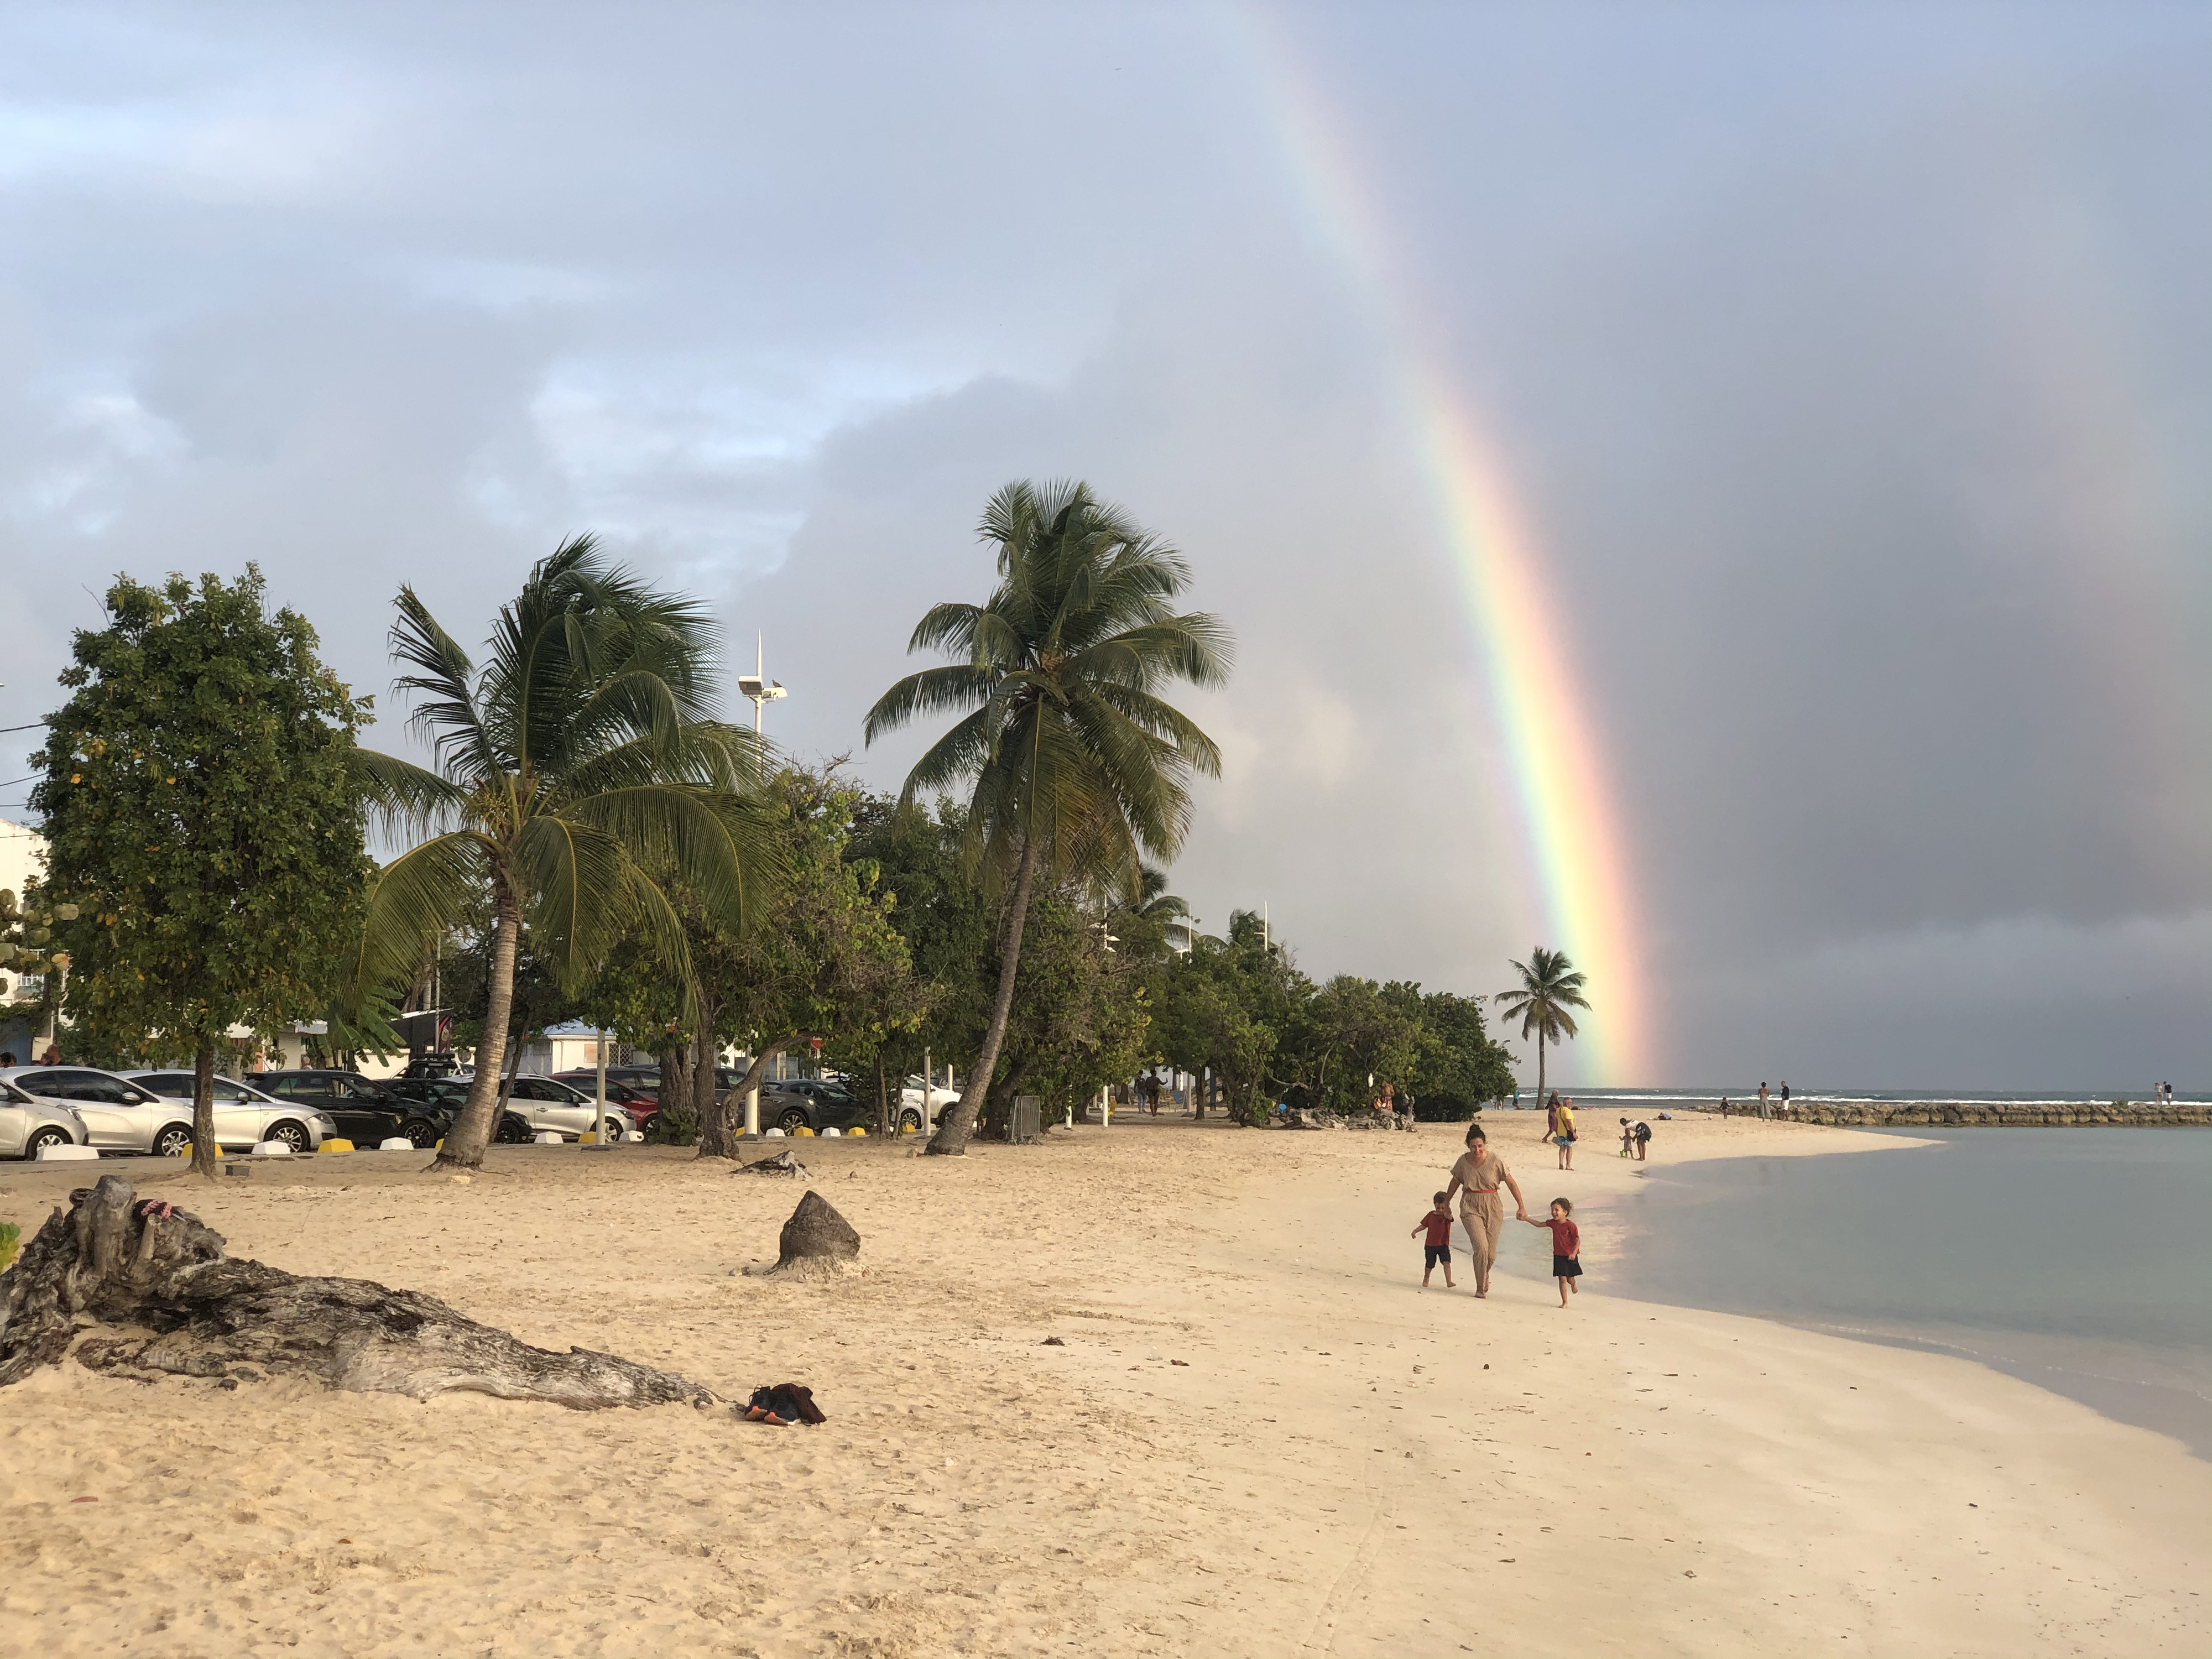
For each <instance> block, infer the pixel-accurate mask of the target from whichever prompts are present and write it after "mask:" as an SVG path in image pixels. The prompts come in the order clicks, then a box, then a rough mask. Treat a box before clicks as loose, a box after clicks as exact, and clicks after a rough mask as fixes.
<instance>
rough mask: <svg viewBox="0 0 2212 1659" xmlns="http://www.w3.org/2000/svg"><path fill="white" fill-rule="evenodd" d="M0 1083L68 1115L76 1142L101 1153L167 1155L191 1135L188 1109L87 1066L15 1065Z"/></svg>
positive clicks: (0, 1076) (187, 1143)
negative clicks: (80, 1129)
mask: <svg viewBox="0 0 2212 1659" xmlns="http://www.w3.org/2000/svg"><path fill="white" fill-rule="evenodd" d="M0 1083H5V1084H7V1085H9V1087H10V1088H11V1089H15V1090H17V1091H21V1093H23V1094H25V1095H27V1096H29V1097H31V1098H32V1099H33V1100H34V1101H37V1102H39V1103H40V1104H42V1105H46V1106H50V1107H53V1108H55V1109H58V1110H60V1111H64V1112H66V1113H68V1114H69V1115H70V1116H72V1117H74V1118H75V1119H76V1121H78V1122H79V1123H81V1124H82V1125H83V1126H84V1136H83V1139H82V1141H81V1142H80V1144H81V1145H82V1146H91V1147H95V1148H97V1149H98V1150H99V1151H100V1152H152V1153H154V1154H155V1155H156V1156H167V1155H168V1154H170V1153H173V1152H176V1151H177V1150H178V1149H179V1147H183V1146H190V1145H191V1139H192V1110H191V1107H189V1106H185V1107H183V1108H181V1109H180V1108H179V1106H178V1105H177V1103H176V1102H174V1101H173V1100H164V1099H162V1098H161V1096H159V1095H157V1094H155V1093H154V1092H153V1091H151V1090H149V1089H142V1088H140V1087H139V1086H138V1085H137V1084H135V1083H131V1082H127V1081H125V1079H122V1078H119V1077H118V1076H116V1074H115V1073H112V1072H96V1071H94V1070H93V1069H92V1067H91V1066H10V1067H9V1069H8V1070H6V1071H4V1072H0Z"/></svg>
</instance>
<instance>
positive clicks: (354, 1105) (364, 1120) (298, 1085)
mask: <svg viewBox="0 0 2212 1659" xmlns="http://www.w3.org/2000/svg"><path fill="white" fill-rule="evenodd" d="M252 1081H253V1086H254V1087H255V1088H257V1089H258V1090H260V1091H262V1093H264V1094H265V1095H273V1096H275V1097H276V1098H277V1099H278V1100H284V1101H296V1102H298V1103H299V1104H300V1105H301V1107H303V1108H305V1109H308V1110H312V1111H319V1112H327V1113H329V1114H330V1115H331V1117H332V1118H334V1119H336V1120H337V1126H338V1133H340V1134H341V1135H343V1136H344V1137H345V1138H346V1139H348V1140H350V1141H351V1142H353V1144H354V1145H355V1146H380V1145H381V1144H383V1143H384V1142H385V1141H386V1140H389V1139H393V1138H394V1137H398V1136H404V1137H405V1138H406V1139H409V1140H411V1141H413V1142H414V1143H415V1145H416V1146H420V1147H422V1148H424V1149H425V1150H428V1148H430V1147H432V1146H436V1145H437V1144H438V1143H439V1142H440V1141H441V1140H443V1139H445V1138H446V1131H447V1130H448V1129H450V1128H452V1127H453V1120H454V1119H455V1118H457V1117H459V1115H460V1112H459V1108H457V1107H455V1108H448V1107H447V1106H445V1105H442V1104H441V1103H436V1102H434V1101H422V1100H410V1099H407V1098H406V1097H404V1096H401V1095H399V1094H397V1093H395V1092H394V1091H393V1090H392V1085H391V1084H389V1083H379V1082H377V1081H376V1080H375V1079H373V1078H366V1077H363V1076H362V1074H361V1073H359V1072H335V1071H332V1072H324V1071H300V1072H260V1073H255V1075H254V1077H253V1079H252Z"/></svg>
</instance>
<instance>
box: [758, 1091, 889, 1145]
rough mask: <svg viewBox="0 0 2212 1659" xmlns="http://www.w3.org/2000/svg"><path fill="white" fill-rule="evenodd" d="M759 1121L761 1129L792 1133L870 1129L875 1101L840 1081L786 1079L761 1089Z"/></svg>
mask: <svg viewBox="0 0 2212 1659" xmlns="http://www.w3.org/2000/svg"><path fill="white" fill-rule="evenodd" d="M760 1121H761V1127H763V1129H769V1128H775V1129H781V1130H782V1131H783V1132H784V1133H786V1134H792V1133H795V1132H797V1131H798V1130H800V1129H811V1130H813V1131H814V1132H815V1133H817V1134H819V1133H821V1132H822V1131H823V1130H824V1129H850V1128H854V1127H860V1128H869V1129H872V1128H873V1127H875V1123H876V1103H875V1102H873V1101H872V1100H869V1101H863V1100H861V1099H860V1097H857V1096H856V1095H854V1093H853V1091H851V1090H849V1089H848V1088H847V1087H846V1086H845V1085H843V1084H842V1083H832V1082H829V1080H827V1079H821V1078H806V1077H796V1078H787V1079H785V1080H784V1081H783V1082H781V1083H769V1084H764V1085H762V1088H761V1100H760Z"/></svg>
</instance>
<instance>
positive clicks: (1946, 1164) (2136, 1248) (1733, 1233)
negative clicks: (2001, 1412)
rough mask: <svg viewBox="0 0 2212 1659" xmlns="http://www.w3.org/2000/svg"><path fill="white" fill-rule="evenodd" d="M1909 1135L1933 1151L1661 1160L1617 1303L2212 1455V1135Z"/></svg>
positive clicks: (1633, 1229)
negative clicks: (1784, 1333)
mask: <svg viewBox="0 0 2212 1659" xmlns="http://www.w3.org/2000/svg"><path fill="white" fill-rule="evenodd" d="M1654 1127H1656V1128H1658V1129H1659V1130H1660V1131H1661V1133H1662V1139H1661V1140H1660V1141H1659V1142H1658V1143H1656V1145H1655V1147H1654V1152H1655V1157H1663V1152H1664V1129H1665V1126H1664V1125H1663V1124H1662V1125H1655V1126H1654ZM1870 1133H1891V1132H1885V1131H1873V1132H1870ZM1894 1133H1897V1134H1898V1135H1899V1138H1900V1139H1922V1140H1932V1141H1935V1142H1936V1143H1937V1144H1936V1145H1935V1146H1927V1147H1920V1148H1905V1147H1899V1148H1894V1149H1885V1150H1882V1151H1879V1152H1846V1153H1837V1154H1832V1155H1828V1156H1823V1157H1817V1158H1743V1159H1725V1160H1724V1159H1716V1160H1711V1161H1703V1162H1696V1163H1690V1164H1682V1165H1680V1167H1679V1168H1669V1167H1668V1166H1667V1165H1666V1164H1664V1163H1663V1162H1655V1163H1653V1164H1651V1165H1650V1174H1649V1178H1648V1179H1647V1180H1646V1181H1645V1182H1643V1183H1641V1185H1640V1186H1639V1188H1638V1192H1637V1194H1636V1195H1635V1196H1634V1197H1633V1198H1632V1199H1631V1200H1629V1201H1628V1203H1627V1205H1626V1207H1625V1209H1624V1212H1623V1215H1624V1218H1625V1219H1626V1221H1627V1223H1628V1224H1629V1228H1630V1231H1629V1236H1628V1237H1627V1239H1626V1247H1627V1248H1626V1250H1625V1251H1624V1253H1623V1258H1622V1259H1621V1260H1620V1261H1618V1262H1616V1263H1615V1264H1614V1265H1613V1267H1612V1270H1611V1272H1610V1273H1609V1274H1608V1277H1609V1279H1611V1281H1612V1282H1611V1283H1610V1284H1609V1285H1608V1286H1607V1288H1608V1289H1613V1290H1617V1291H1620V1292H1622V1293H1623V1294H1626V1295H1630V1296H1635V1297H1643V1298H1645V1299H1648V1300H1651V1301H1657V1302H1667V1303H1673V1304H1678V1305H1681V1306H1687V1307H1697V1308H1710V1309H1713V1310H1717V1311H1721V1312H1727V1313H1745V1314H1755V1315H1759V1316H1763V1317H1766V1318H1771V1319H1778V1320H1784V1321H1786V1322H1789V1323H1790V1324H1793V1325H1798V1326H1802V1327H1805V1328H1809V1329H1814V1330H1821V1331H1827V1332H1832V1333H1834V1334H1838V1335H1845V1336H1852V1337H1857V1338H1861V1339H1863V1340H1872V1341H1880V1342H1890V1343H1897V1344H1901V1345H1905V1346H1913V1347H1923V1348H1929V1349H1934V1350H1936V1351H1938V1352H1945V1353H1954V1354H1960V1355H1962V1356H1964V1357H1966V1358H1972V1359H1977V1360H1979V1361H1980V1362H1982V1363H1983V1364H1987V1365H1990V1366H1993V1367H1995V1368H1996V1369H1997V1370H2002V1371H2006V1372H2008V1373H2010V1374H2011V1375H2013V1376H2019V1377H2021V1378H2024V1379H2026V1380H2027V1381H2029V1382H2032V1383H2036V1384H2038V1385H2039V1386H2040V1387H2043V1388H2046V1389H2051V1390H2052V1391H2054V1392H2056V1393H2058V1394H2063V1395H2069V1396H2070V1397H2072V1398H2074V1399H2076V1400H2080V1401H2082V1402H2084V1403H2085V1404H2087V1405H2089V1406H2092V1407H2095V1408H2096V1409H2097V1410H2099V1411H2100V1412H2103V1413H2106V1415H2107V1416H2110V1417H2113V1418H2117V1419H2120V1420H2121V1421H2123V1422H2128V1423H2136V1424H2140V1425H2143V1426H2145V1427H2148V1428H2154V1429H2157V1430H2159V1431H2161V1432H2164V1433H2167V1434H2171V1435H2173V1436H2174V1437H2177V1438H2179V1439H2180V1440H2182V1441H2183V1442H2185V1443H2186V1444H2188V1445H2189V1446H2190V1447H2191V1449H2193V1450H2195V1451H2196V1452H2197V1454H2198V1455H2212V1129H2120V1128H2113V1129H1957V1130H1942V1129H1914V1130H1911V1131H1898V1132H1894Z"/></svg>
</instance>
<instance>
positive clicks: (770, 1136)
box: [761, 1129, 785, 1140]
mask: <svg viewBox="0 0 2212 1659" xmlns="http://www.w3.org/2000/svg"><path fill="white" fill-rule="evenodd" d="M761 1139H763V1140H781V1139H785V1135H784V1133H783V1131H782V1130H781V1129H764V1130H763V1131H762V1132H761Z"/></svg>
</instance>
